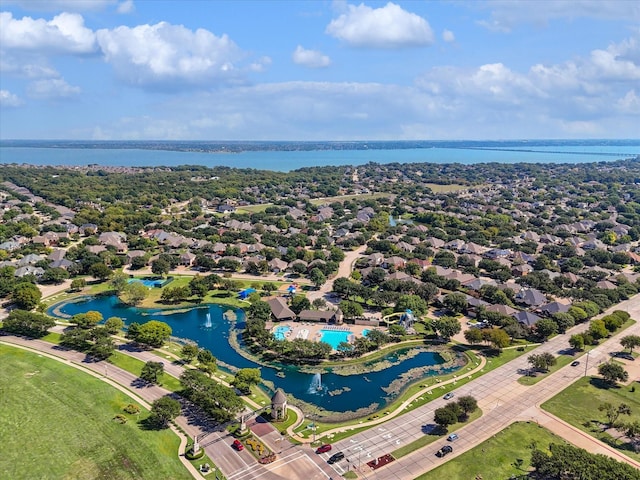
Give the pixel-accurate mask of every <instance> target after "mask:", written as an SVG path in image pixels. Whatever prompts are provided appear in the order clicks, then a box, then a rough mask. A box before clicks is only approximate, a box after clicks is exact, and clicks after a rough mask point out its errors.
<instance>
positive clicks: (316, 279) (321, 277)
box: [309, 267, 327, 287]
mask: <svg viewBox="0 0 640 480" xmlns="http://www.w3.org/2000/svg"><path fill="white" fill-rule="evenodd" d="M309 280H311V283H313V284H314V285H315V286H316V287H320V285H322V284H323V283H325V282H326V281H327V277H326V276H325V274H324V273H322V270H320V269H319V268H317V267H316V268H313V269H312V270H311V271H310V272H309Z"/></svg>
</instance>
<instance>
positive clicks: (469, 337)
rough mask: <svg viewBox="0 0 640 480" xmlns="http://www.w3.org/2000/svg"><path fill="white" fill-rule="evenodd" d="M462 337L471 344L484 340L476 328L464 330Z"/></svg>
mask: <svg viewBox="0 0 640 480" xmlns="http://www.w3.org/2000/svg"><path fill="white" fill-rule="evenodd" d="M464 339H465V340H466V341H467V342H469V344H471V345H475V344H477V343H482V341H483V340H484V338H483V336H482V332H481V331H480V329H478V328H470V329H468V330H465V331H464Z"/></svg>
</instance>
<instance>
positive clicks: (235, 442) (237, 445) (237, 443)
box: [233, 440, 244, 451]
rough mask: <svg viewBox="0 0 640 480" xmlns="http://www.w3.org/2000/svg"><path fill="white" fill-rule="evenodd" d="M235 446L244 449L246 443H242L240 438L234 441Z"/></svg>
mask: <svg viewBox="0 0 640 480" xmlns="http://www.w3.org/2000/svg"><path fill="white" fill-rule="evenodd" d="M233 448H235V449H236V450H238V451H240V450H244V445H243V444H242V442H241V441H240V440H234V441H233Z"/></svg>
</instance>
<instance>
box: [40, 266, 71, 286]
mask: <svg viewBox="0 0 640 480" xmlns="http://www.w3.org/2000/svg"><path fill="white" fill-rule="evenodd" d="M67 278H69V272H67V271H66V270H65V269H64V268H60V267H54V268H49V269H47V270H45V272H44V273H43V274H42V277H40V281H41V282H42V283H55V284H56V285H59V284H61V283H62V282H64V281H65V280H66V279H67Z"/></svg>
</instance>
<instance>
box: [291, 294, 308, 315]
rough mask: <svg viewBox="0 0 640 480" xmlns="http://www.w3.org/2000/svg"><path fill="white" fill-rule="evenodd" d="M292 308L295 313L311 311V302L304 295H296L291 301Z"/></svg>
mask: <svg viewBox="0 0 640 480" xmlns="http://www.w3.org/2000/svg"><path fill="white" fill-rule="evenodd" d="M290 308H291V310H292V311H293V312H294V313H300V312H301V311H302V310H309V309H310V308H311V302H310V301H309V299H308V298H307V297H305V296H304V295H294V297H293V298H292V299H291V305H290Z"/></svg>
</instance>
